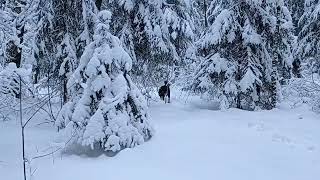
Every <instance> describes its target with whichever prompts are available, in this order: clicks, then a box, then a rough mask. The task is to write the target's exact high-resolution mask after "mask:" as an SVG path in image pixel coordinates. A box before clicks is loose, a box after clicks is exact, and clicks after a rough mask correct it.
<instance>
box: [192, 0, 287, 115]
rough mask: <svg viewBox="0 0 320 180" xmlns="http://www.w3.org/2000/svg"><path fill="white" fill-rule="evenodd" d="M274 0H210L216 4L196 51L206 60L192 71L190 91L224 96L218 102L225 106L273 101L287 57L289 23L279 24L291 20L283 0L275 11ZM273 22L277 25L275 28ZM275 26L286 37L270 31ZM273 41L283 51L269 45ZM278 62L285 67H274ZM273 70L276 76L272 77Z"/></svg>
mask: <svg viewBox="0 0 320 180" xmlns="http://www.w3.org/2000/svg"><path fill="white" fill-rule="evenodd" d="M276 2H277V1H276V0H275V1H273V2H271V1H268V2H266V1H262V0H255V1H253V0H240V1H236V0H226V1H225V0H216V1H213V2H212V3H214V4H215V6H216V8H215V10H214V11H212V12H214V13H215V14H213V16H214V17H212V18H213V23H212V24H211V25H210V27H209V29H208V30H207V32H206V34H205V35H204V36H202V37H201V39H200V40H199V48H200V53H201V54H202V56H204V57H206V60H205V61H204V62H203V63H202V64H201V65H200V67H199V69H198V71H197V73H196V74H195V77H194V81H193V85H192V89H193V90H194V91H196V92H201V93H202V94H209V96H210V97H213V98H219V99H220V100H219V101H222V102H226V101H227V102H228V103H223V104H224V105H229V107H237V108H241V109H247V110H254V109H255V108H256V107H259V108H263V109H271V108H273V107H275V105H276V104H275V103H276V102H275V99H276V97H272V98H270V97H271V96H276V95H277V93H276V92H278V90H277V87H276V86H277V84H279V83H278V81H279V77H278V76H279V74H281V76H282V74H286V73H288V74H290V63H288V62H287V57H291V44H290V43H291V39H290V38H291V34H290V31H289V30H290V26H288V25H287V26H283V29H281V28H280V26H281V25H283V24H286V23H287V24H288V23H290V18H291V17H290V14H289V15H288V13H287V12H286V8H284V6H281V8H280V9H278V10H279V11H277V13H278V14H275V13H274V12H273V10H274V9H277V6H276V4H277V3H276ZM282 5H283V4H282ZM277 19H280V21H277ZM277 22H278V24H277ZM280 23H281V24H280ZM276 27H279V28H278V31H277V28H276ZM279 32H280V33H283V34H285V36H283V38H285V39H281V38H279V39H274V38H272V36H270V35H275V34H276V33H279ZM274 44H277V45H279V47H281V49H284V52H280V51H279V50H280V49H277V48H274V47H273V46H274ZM275 55H277V60H276V62H275V61H274V60H275ZM289 62H290V60H289ZM283 67H286V68H285V73H283V72H278V71H280V70H283ZM272 72H274V73H275V75H274V76H276V78H275V79H272ZM221 98H222V99H221Z"/></svg>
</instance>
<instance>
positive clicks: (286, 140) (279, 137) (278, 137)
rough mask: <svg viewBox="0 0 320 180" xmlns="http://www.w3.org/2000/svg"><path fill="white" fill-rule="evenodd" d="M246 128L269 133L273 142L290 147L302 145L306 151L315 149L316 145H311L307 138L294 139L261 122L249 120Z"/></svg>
mask: <svg viewBox="0 0 320 180" xmlns="http://www.w3.org/2000/svg"><path fill="white" fill-rule="evenodd" d="M248 128H250V129H254V130H255V131H258V132H264V133H268V134H270V136H271V140H272V141H273V142H275V143H281V144H285V145H287V146H289V147H291V148H297V147H298V148H299V147H302V148H304V149H306V150H307V151H315V150H316V146H315V145H313V143H312V142H307V140H304V141H302V142H300V141H297V140H294V139H293V138H290V137H289V136H286V135H283V134H281V133H277V132H275V130H274V129H272V128H270V127H268V126H266V125H265V124H264V123H263V122H256V123H254V122H250V123H248ZM308 141H309V140H308Z"/></svg>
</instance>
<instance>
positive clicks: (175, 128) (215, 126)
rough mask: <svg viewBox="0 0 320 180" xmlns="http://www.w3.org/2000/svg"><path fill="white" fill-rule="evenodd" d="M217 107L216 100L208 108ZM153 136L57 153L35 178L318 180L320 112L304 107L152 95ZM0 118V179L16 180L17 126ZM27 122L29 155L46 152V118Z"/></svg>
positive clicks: (37, 166)
mask: <svg viewBox="0 0 320 180" xmlns="http://www.w3.org/2000/svg"><path fill="white" fill-rule="evenodd" d="M213 109H214V108H213ZM150 115H151V119H152V122H153V124H154V126H155V130H156V134H155V136H154V137H153V138H152V139H151V140H150V141H148V142H147V143H144V144H143V145H141V146H138V147H136V148H134V149H126V150H123V151H122V152H120V153H119V154H117V155H116V156H114V157H107V156H106V155H104V154H98V153H96V154H91V156H86V155H70V154H62V155H60V154H55V155H54V156H47V157H45V158H41V159H37V160H34V161H33V162H32V171H34V170H35V172H34V176H33V179H34V180H106V179H108V180H180V179H181V180H213V179H219V180H318V179H319V178H320V130H319V129H320V116H319V115H316V114H314V113H312V112H310V111H309V110H308V109H307V108H306V107H300V108H296V109H287V108H278V109H275V110H272V111H258V112H248V111H241V110H237V109H230V110H226V111H215V110H212V108H209V106H207V105H206V104H204V103H200V101H193V100H190V101H188V102H187V104H185V102H184V101H182V100H180V101H179V100H177V99H175V100H173V103H171V104H163V103H159V102H158V103H152V105H151V107H150ZM17 124H18V123H17V122H15V121H11V122H1V123H0V179H1V180H21V179H22V166H21V151H20V149H21V146H20V142H21V141H20V131H19V128H18V125H17ZM35 124H37V123H33V125H31V126H30V127H29V128H28V129H27V134H26V137H27V142H26V143H27V151H28V155H29V157H30V156H34V155H36V154H42V153H45V152H50V151H51V150H53V149H54V148H52V149H50V148H49V146H50V142H52V140H53V138H54V136H55V130H54V128H52V127H50V126H49V125H35Z"/></svg>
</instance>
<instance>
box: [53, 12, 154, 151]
mask: <svg viewBox="0 0 320 180" xmlns="http://www.w3.org/2000/svg"><path fill="white" fill-rule="evenodd" d="M110 21H111V13H110V12H109V11H106V10H103V11H101V12H100V13H99V14H98V23H97V26H96V29H95V34H94V41H93V42H92V43H90V44H89V45H88V46H87V47H86V49H85V51H84V53H83V55H82V57H81V60H80V64H79V67H78V68H77V69H76V71H75V72H74V74H73V75H72V77H71V79H70V80H69V82H68V86H69V87H71V86H76V87H77V89H78V92H77V95H76V96H74V97H73V98H72V99H71V101H70V102H68V103H67V104H66V105H65V106H64V107H63V109H62V113H61V114H60V116H59V118H58V122H57V125H58V128H59V129H60V130H62V131H64V132H65V133H67V134H69V135H70V136H72V135H75V137H76V138H75V142H76V143H78V144H80V145H82V146H91V147H92V148H99V149H103V150H104V151H113V152H116V151H120V150H121V149H123V148H127V147H134V146H136V145H139V144H141V143H143V142H144V141H146V140H148V139H149V138H151V136H152V133H153V130H152V128H151V126H150V124H149V121H148V115H147V112H146V104H145V102H144V98H143V96H142V95H141V93H140V92H139V91H138V89H137V88H136V86H135V85H134V84H133V83H132V81H131V78H130V76H129V73H130V70H131V66H132V60H131V58H130V56H129V55H128V53H126V52H125V50H124V49H123V48H122V47H121V43H120V40H119V39H118V38H117V37H115V36H113V35H111V33H110V32H109V23H110ZM70 136H69V137H70Z"/></svg>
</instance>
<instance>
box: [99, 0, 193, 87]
mask: <svg viewBox="0 0 320 180" xmlns="http://www.w3.org/2000/svg"><path fill="white" fill-rule="evenodd" d="M102 7H103V8H105V9H108V10H110V11H111V12H113V14H114V16H113V19H112V24H111V31H112V33H113V34H115V35H116V36H117V37H119V39H120V40H121V41H122V43H123V44H124V46H125V49H126V51H127V52H128V53H129V54H130V56H131V57H132V58H133V61H134V62H133V74H134V76H135V77H138V78H139V77H140V78H141V80H142V81H146V82H148V83H151V84H152V85H155V84H154V83H158V82H159V81H160V80H161V79H168V78H170V74H171V73H172V72H176V71H177V69H178V67H179V66H183V64H184V63H183V60H184V59H185V56H186V54H187V50H188V49H189V52H190V51H191V50H192V46H193V45H192V44H193V38H194V25H193V19H192V17H191V16H190V14H189V12H190V9H189V7H190V6H189V5H188V4H187V3H186V2H185V1H182V0H175V1H169V0H155V1H148V0H141V1H132V0H126V1H118V0H105V1H103V6H102ZM190 47H191V49H190ZM172 76H175V75H174V74H173V75H172ZM171 78H174V77H171ZM160 82H161V81H160ZM161 83H162V82H161Z"/></svg>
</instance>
